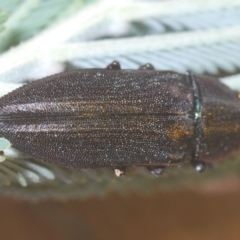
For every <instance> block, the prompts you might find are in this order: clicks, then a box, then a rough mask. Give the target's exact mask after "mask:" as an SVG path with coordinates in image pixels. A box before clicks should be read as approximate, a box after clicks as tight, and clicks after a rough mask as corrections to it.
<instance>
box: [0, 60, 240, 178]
mask: <svg viewBox="0 0 240 240" xmlns="http://www.w3.org/2000/svg"><path fill="white" fill-rule="evenodd" d="M239 132H240V100H239V97H238V95H237V94H236V93H235V92H234V91H232V90H230V89H229V88H228V87H226V86H225V85H224V84H222V83H220V82H219V81H218V80H217V79H214V78H211V77H201V76H194V75H191V74H179V73H176V72H172V71H156V70H154V68H153V66H152V65H151V64H146V65H143V66H142V67H140V68H139V69H138V70H121V69H120V65H119V63H118V62H113V63H112V64H110V65H109V66H107V68H106V69H85V70H77V71H70V72H65V73H60V74H56V75H53V76H50V77H46V78H44V79H41V80H38V81H35V82H32V83H30V84H27V85H24V86H23V87H20V88H19V89H17V90H14V91H13V92H11V93H9V94H7V95H5V96H4V97H2V98H1V99H0V137H4V138H6V139H8V140H9V141H10V142H11V144H12V146H13V147H14V148H16V149H18V150H20V151H23V152H25V153H27V154H29V155H32V156H33V157H37V158H40V159H42V160H44V161H47V162H50V163H53V164H57V165H60V166H64V167H72V168H100V167H111V168H114V169H115V173H116V175H118V176H121V175H123V174H124V172H125V169H126V167H129V166H146V167H147V168H148V169H150V170H151V171H152V172H153V173H154V174H155V175H160V174H161V173H162V171H163V169H164V168H165V167H166V166H170V165H179V164H181V163H184V162H189V163H191V164H192V165H194V166H195V168H196V169H197V170H198V171H201V170H203V168H204V166H205V163H208V162H213V161H218V160H220V159H222V158H224V157H225V156H226V155H228V154H229V153H232V152H233V151H236V150H238V149H239V144H240V134H239Z"/></svg>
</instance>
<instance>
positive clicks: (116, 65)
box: [106, 61, 121, 70]
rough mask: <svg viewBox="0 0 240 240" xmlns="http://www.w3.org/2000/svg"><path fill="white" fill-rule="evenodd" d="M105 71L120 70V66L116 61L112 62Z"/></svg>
mask: <svg viewBox="0 0 240 240" xmlns="http://www.w3.org/2000/svg"><path fill="white" fill-rule="evenodd" d="M106 69H111V70H120V69H121V65H120V63H119V62H118V61H113V62H112V63H110V64H109V65H107V67H106Z"/></svg>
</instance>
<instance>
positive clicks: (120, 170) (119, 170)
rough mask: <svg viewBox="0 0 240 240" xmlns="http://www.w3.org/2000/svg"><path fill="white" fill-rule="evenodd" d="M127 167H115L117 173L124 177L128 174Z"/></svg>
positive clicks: (118, 175)
mask: <svg viewBox="0 0 240 240" xmlns="http://www.w3.org/2000/svg"><path fill="white" fill-rule="evenodd" d="M126 169H127V168H126V167H117V168H114V172H115V175H116V176H117V177H124V176H125V175H126Z"/></svg>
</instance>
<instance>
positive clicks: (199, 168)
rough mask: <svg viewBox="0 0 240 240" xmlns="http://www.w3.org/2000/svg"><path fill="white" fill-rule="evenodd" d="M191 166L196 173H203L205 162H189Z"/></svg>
mask: <svg viewBox="0 0 240 240" xmlns="http://www.w3.org/2000/svg"><path fill="white" fill-rule="evenodd" d="M191 164H192V166H193V167H194V169H195V170H196V171H197V172H203V171H205V169H206V163H205V162H200V161H193V162H191Z"/></svg>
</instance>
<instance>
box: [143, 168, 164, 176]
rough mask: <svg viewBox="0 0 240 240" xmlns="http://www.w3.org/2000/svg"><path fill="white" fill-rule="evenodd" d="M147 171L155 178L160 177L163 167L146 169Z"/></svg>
mask: <svg viewBox="0 0 240 240" xmlns="http://www.w3.org/2000/svg"><path fill="white" fill-rule="evenodd" d="M147 169H148V170H149V171H150V172H151V173H152V174H153V175H154V176H156V177H160V176H161V175H162V174H163V172H164V169H165V167H163V166H157V167H147Z"/></svg>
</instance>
